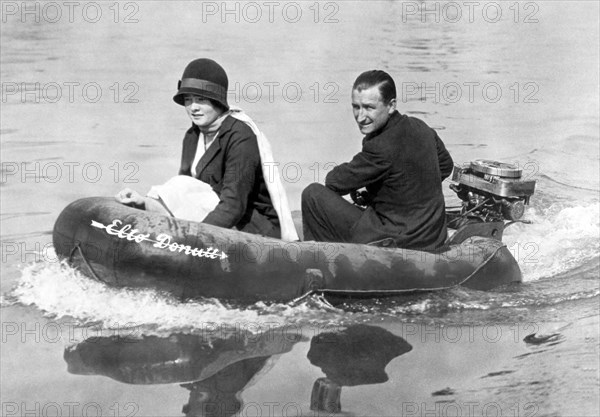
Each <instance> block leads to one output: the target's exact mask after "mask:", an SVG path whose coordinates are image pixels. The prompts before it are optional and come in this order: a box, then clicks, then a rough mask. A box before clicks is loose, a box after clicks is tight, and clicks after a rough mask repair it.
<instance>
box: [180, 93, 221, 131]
mask: <svg viewBox="0 0 600 417" xmlns="http://www.w3.org/2000/svg"><path fill="white" fill-rule="evenodd" d="M184 104H185V110H186V111H187V114H188V115H189V116H190V119H192V122H193V123H194V124H195V125H196V126H198V127H199V128H201V129H202V128H207V127H209V126H210V125H211V124H212V123H213V122H214V121H215V120H217V119H218V118H219V116H221V113H222V112H221V111H220V110H219V109H218V108H216V107H215V106H214V105H213V104H212V103H211V102H210V100H208V99H206V98H204V97H200V96H196V95H192V94H186V95H185V97H184Z"/></svg>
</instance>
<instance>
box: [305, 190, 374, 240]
mask: <svg viewBox="0 0 600 417" xmlns="http://www.w3.org/2000/svg"><path fill="white" fill-rule="evenodd" d="M362 213H363V210H361V209H360V208H358V207H357V206H355V205H354V204H352V203H350V202H348V201H346V200H344V199H343V198H342V197H341V196H340V195H339V194H337V193H335V192H333V191H331V190H330V189H329V188H327V187H325V186H323V185H321V184H317V183H314V184H311V185H309V186H308V187H306V188H305V189H304V191H303V192H302V224H303V230H304V240H316V241H319V242H350V241H351V239H350V237H351V236H350V230H351V229H352V226H354V224H355V223H356V222H357V221H358V219H360V216H362Z"/></svg>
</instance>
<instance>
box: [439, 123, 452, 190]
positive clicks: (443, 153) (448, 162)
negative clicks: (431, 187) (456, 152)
mask: <svg viewBox="0 0 600 417" xmlns="http://www.w3.org/2000/svg"><path fill="white" fill-rule="evenodd" d="M435 144H436V147H437V154H438V163H439V165H440V174H441V175H442V181H444V180H445V179H446V178H448V177H449V176H450V174H452V169H454V161H452V157H451V156H450V153H449V152H448V150H447V149H446V146H444V142H442V140H441V139H440V137H439V136H438V134H437V132H436V133H435Z"/></svg>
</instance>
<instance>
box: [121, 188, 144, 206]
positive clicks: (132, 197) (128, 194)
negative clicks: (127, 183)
mask: <svg viewBox="0 0 600 417" xmlns="http://www.w3.org/2000/svg"><path fill="white" fill-rule="evenodd" d="M115 199H116V200H117V201H118V202H119V203H122V204H126V205H128V206H130V205H133V206H143V205H144V202H145V199H144V197H143V196H142V195H141V194H140V193H138V192H137V191H134V190H132V189H131V188H125V189H123V190H121V191H119V192H118V193H117V194H116V195H115Z"/></svg>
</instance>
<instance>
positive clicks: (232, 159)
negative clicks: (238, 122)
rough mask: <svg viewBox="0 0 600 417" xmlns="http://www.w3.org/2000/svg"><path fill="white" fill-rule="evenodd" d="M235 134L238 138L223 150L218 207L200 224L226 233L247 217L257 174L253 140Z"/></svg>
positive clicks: (257, 161) (251, 137) (257, 163)
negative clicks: (224, 154)
mask: <svg viewBox="0 0 600 417" xmlns="http://www.w3.org/2000/svg"><path fill="white" fill-rule="evenodd" d="M234 134H235V135H237V136H238V137H234V138H232V139H231V140H230V142H229V146H228V147H227V149H226V152H227V154H226V157H225V173H224V175H223V185H222V188H221V193H220V196H219V198H220V201H219V204H218V205H217V207H216V208H215V209H214V210H213V211H212V212H210V213H209V214H208V216H206V218H205V219H204V221H203V223H207V224H212V225H214V226H219V227H224V228H227V229H229V228H232V227H234V226H235V225H237V224H238V223H239V222H240V220H241V219H242V217H243V216H244V214H245V213H246V210H247V208H248V202H249V199H250V194H251V193H252V191H253V189H254V183H255V182H256V177H257V175H256V173H257V170H258V169H259V168H260V154H259V151H258V143H257V141H256V136H254V134H250V135H248V136H242V135H241V134H239V133H237V132H236V133H234Z"/></svg>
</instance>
